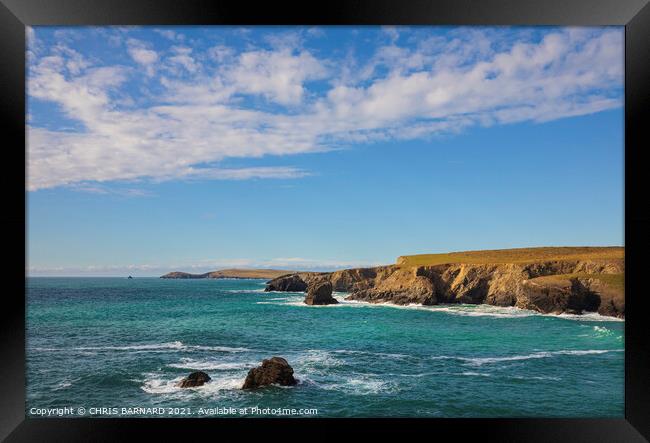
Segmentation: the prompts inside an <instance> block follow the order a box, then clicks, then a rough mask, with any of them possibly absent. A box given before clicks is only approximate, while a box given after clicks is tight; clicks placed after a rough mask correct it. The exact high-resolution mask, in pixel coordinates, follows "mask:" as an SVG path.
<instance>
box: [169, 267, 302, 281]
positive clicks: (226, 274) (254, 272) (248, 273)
mask: <svg viewBox="0 0 650 443" xmlns="http://www.w3.org/2000/svg"><path fill="white" fill-rule="evenodd" d="M294 272H295V271H283V270H278V269H222V270H219V271H212V272H206V273H205V274H190V273H188V272H178V271H175V272H169V273H167V274H165V275H163V276H161V277H160V278H267V279H268V278H276V277H280V276H282V275H287V274H292V273H294Z"/></svg>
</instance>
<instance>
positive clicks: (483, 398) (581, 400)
mask: <svg viewBox="0 0 650 443" xmlns="http://www.w3.org/2000/svg"><path fill="white" fill-rule="evenodd" d="M27 287H28V291H27V297H28V298H27V414H28V415H39V414H41V413H42V411H43V410H46V409H47V408H63V407H68V408H72V411H73V412H72V413H70V412H69V411H64V412H62V414H64V415H72V416H74V415H81V414H80V413H79V412H77V410H78V408H85V412H84V414H85V416H89V415H97V416H125V415H126V416H149V415H151V414H154V415H156V414H162V415H166V416H170V415H172V416H189V415H191V416H222V415H221V414H224V412H229V413H230V414H229V415H232V416H239V414H240V413H244V414H247V415H253V416H262V415H264V414H270V415H279V414H285V415H286V411H285V412H279V411H278V409H279V408H295V409H296V410H300V409H303V411H302V412H301V411H299V412H300V414H298V416H303V415H308V414H312V415H316V416H318V417H331V416H335V417H380V416H400V417H522V416H523V417H549V416H553V417H622V416H623V413H624V409H623V407H624V406H623V405H624V399H623V390H624V389H623V386H624V353H623V349H624V336H623V329H624V322H622V321H615V320H608V319H607V318H603V317H599V316H597V315H594V316H586V317H576V316H560V317H558V316H550V315H539V314H535V313H532V312H529V311H523V310H518V309H515V308H497V307H490V306H468V305H462V306H434V307H415V306H414V307H393V306H385V305H369V304H365V303H354V302H342V303H341V304H339V305H335V306H315V307H314V306H306V305H304V304H302V303H301V301H302V298H303V297H304V294H298V293H277V292H271V293H264V292H263V288H264V281H262V280H163V279H157V278H136V279H133V280H127V279H124V278H29V279H28V281H27ZM335 296H336V297H337V298H338V299H339V300H342V299H343V296H344V294H335ZM274 355H278V356H282V357H285V358H286V359H287V360H288V361H289V363H290V364H291V365H292V366H293V368H294V370H295V376H296V378H298V379H299V380H300V383H299V384H298V385H297V386H295V387H290V388H281V387H269V388H266V389H262V390H258V391H252V392H249V391H241V390H240V389H238V388H240V387H241V384H242V383H243V380H244V378H245V376H246V373H247V372H248V369H250V368H251V367H253V366H256V365H258V364H259V363H260V362H261V360H262V359H263V358H268V357H271V356H274ZM192 370H203V371H205V372H207V373H208V374H210V376H211V377H212V379H213V380H212V382H210V383H209V384H207V385H205V386H203V387H200V388H196V389H180V388H177V387H175V383H176V382H177V381H178V380H179V379H180V378H181V377H183V376H185V375H187V374H189V373H190V372H191V371H192ZM153 407H156V408H162V410H142V411H138V410H128V409H127V410H126V411H123V410H122V409H121V408H153ZM253 407H258V408H259V409H255V410H254V409H252V408H253ZM34 408H37V409H34ZM91 408H116V409H108V410H104V411H103V412H104V413H101V412H102V411H101V410H98V409H92V410H91ZM169 408H172V409H169ZM173 408H178V409H173ZM201 408H203V410H201ZM210 408H236V409H235V410H234V411H233V410H223V409H215V410H210ZM243 408H249V409H248V410H244V409H243ZM264 408H268V409H264ZM305 409H316V410H317V414H314V411H311V412H308V413H307V412H305V411H304V410H305ZM253 411H255V412H253ZM312 415H310V416H312Z"/></svg>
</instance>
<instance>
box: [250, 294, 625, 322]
mask: <svg viewBox="0 0 650 443" xmlns="http://www.w3.org/2000/svg"><path fill="white" fill-rule="evenodd" d="M274 292H281V291H274ZM285 294H287V293H286V292H285ZM332 295H333V296H334V298H335V299H336V300H337V301H338V302H339V303H338V304H335V305H322V306H310V305H307V304H305V303H304V302H303V297H304V296H301V297H291V298H286V299H284V300H285V302H284V303H274V302H257V303H258V304H276V305H289V306H302V307H308V308H334V307H345V306H347V307H388V308H394V309H415V310H423V311H429V312H445V313H447V314H451V315H462V316H468V317H494V318H522V317H530V316H534V315H543V316H549V317H555V318H561V319H566V320H579V321H601V322H608V321H618V322H624V321H625V319H621V318H617V317H609V316H605V315H600V314H598V313H597V312H585V313H584V314H543V313H541V312H537V311H532V310H528V309H521V308H517V307H515V306H494V305H488V304H476V305H474V304H464V303H458V304H438V305H422V304H419V303H409V304H405V305H398V304H395V303H391V302H381V303H371V302H368V301H364V300H345V297H346V296H347V295H348V293H345V292H333V293H332Z"/></svg>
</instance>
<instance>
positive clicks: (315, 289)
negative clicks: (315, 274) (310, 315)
mask: <svg viewBox="0 0 650 443" xmlns="http://www.w3.org/2000/svg"><path fill="white" fill-rule="evenodd" d="M305 303H306V304H308V305H335V304H337V303H338V301H337V300H336V299H335V298H334V297H332V283H331V282H330V281H329V280H315V281H312V282H310V283H309V285H308V286H307V296H306V297H305Z"/></svg>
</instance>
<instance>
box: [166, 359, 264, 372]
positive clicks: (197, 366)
mask: <svg viewBox="0 0 650 443" xmlns="http://www.w3.org/2000/svg"><path fill="white" fill-rule="evenodd" d="M257 364H258V363H257V362H217V361H214V360H195V359H191V358H182V359H181V361H180V362H179V363H171V364H169V365H167V366H169V367H170V368H179V369H191V370H199V371H209V370H220V371H229V370H234V369H246V368H252V367H254V366H256V365H257Z"/></svg>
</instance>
